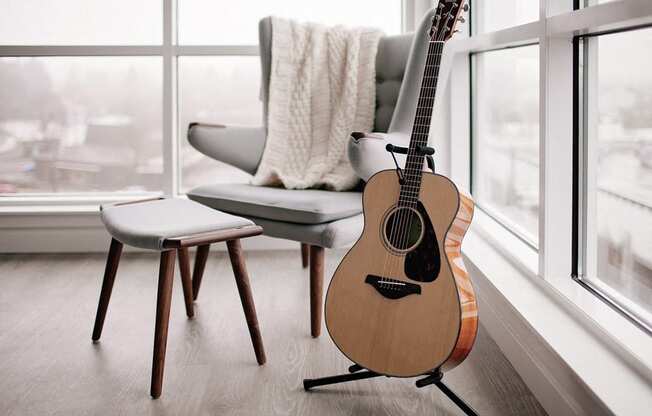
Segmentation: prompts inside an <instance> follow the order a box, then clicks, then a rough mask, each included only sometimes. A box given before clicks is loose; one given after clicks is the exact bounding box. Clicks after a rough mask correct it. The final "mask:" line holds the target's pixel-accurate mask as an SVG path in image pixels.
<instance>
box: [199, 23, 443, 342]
mask: <svg viewBox="0 0 652 416" xmlns="http://www.w3.org/2000/svg"><path fill="white" fill-rule="evenodd" d="M430 17H431V15H430V14H429V15H427V16H426V17H425V18H424V22H423V23H422V24H421V27H420V28H419V31H418V32H417V33H418V39H419V42H416V43H415V44H414V45H415V46H416V47H415V46H413V47H412V48H411V45H412V43H413V42H412V40H413V38H414V35H412V34H408V35H400V36H387V37H384V38H382V39H381V41H380V44H379V46H378V55H377V59H376V115H375V123H374V124H375V126H374V129H375V131H376V132H389V133H390V137H391V136H392V135H393V136H394V137H395V138H396V140H398V141H402V140H404V139H405V138H406V137H407V138H409V133H410V130H411V128H412V120H413V117H414V113H415V109H416V107H415V106H416V97H417V94H418V90H419V85H420V78H421V72H422V68H423V63H424V61H425V51H426V50H427V49H426V48H427V42H426V38H425V36H426V34H427V26H424V25H427V24H428V22H429V20H430ZM271 24H272V23H271V19H270V18H265V19H263V20H261V21H260V24H259V36H260V56H261V65H262V75H263V80H262V84H263V85H262V100H263V111H264V117H263V119H264V120H265V123H266V120H267V117H266V114H267V95H268V87H269V76H270V67H271V46H272V27H271ZM411 49H412V51H410V50H411ZM408 56H409V64H408V68H409V69H408V71H407V73H406V63H407V62H408ZM404 75H405V81H404ZM399 93H400V94H399ZM265 134H266V126H262V127H231V126H223V125H215V124H210V125H209V124H201V123H192V124H190V126H189V129H188V140H189V142H190V144H191V145H192V146H193V147H194V148H195V149H197V150H198V151H200V152H202V153H204V154H205V155H207V156H209V157H211V158H213V159H216V160H219V161H222V162H225V163H228V164H230V165H233V166H235V167H238V168H240V169H242V170H244V171H246V172H249V173H251V174H253V173H255V172H256V169H257V167H258V163H259V162H260V159H261V157H262V153H263V148H264V147H265ZM384 140H386V138H383V139H381V140H379V139H378V138H374V137H373V136H372V137H371V138H369V139H368V140H365V139H364V138H362V139H361V138H358V139H356V140H355V141H354V142H353V143H352V147H350V149H349V151H350V157H351V160H352V162H355V161H354V159H355V160H358V161H359V159H361V157H360V155H361V154H363V153H364V152H366V151H367V150H368V151H369V152H370V153H372V154H374V155H377V156H374V159H378V160H377V161H378V163H377V164H375V163H374V164H369V163H368V160H367V162H366V163H363V165H365V166H367V168H366V169H367V170H368V169H371V166H373V167H374V168H375V169H376V170H380V169H383V168H387V167H391V166H392V160H391V157H389V156H388V155H385V154H384V144H383V142H384ZM354 168H355V166H354ZM363 170H364V169H363ZM364 176H368V175H364ZM188 197H189V198H190V199H192V200H194V201H197V202H200V203H202V204H204V205H207V206H210V207H213V208H215V209H219V210H222V211H226V212H230V213H233V214H237V215H241V216H243V217H247V218H249V219H251V220H253V221H254V222H255V223H256V224H258V225H261V226H262V227H263V228H264V233H265V234H266V235H268V236H271V237H277V238H282V239H287V240H293V241H298V242H300V243H301V246H302V254H303V259H304V262H303V264H304V267H306V266H307V263H308V262H307V258H306V256H307V252H308V251H309V253H310V254H309V258H310V261H309V263H310V314H311V334H312V336H313V337H318V336H319V334H320V332H321V321H322V290H323V265H324V249H326V248H336V247H343V246H347V245H350V244H352V243H353V242H355V240H356V239H357V238H358V237H359V235H360V233H361V232H362V227H363V217H362V205H361V204H362V202H361V193H360V192H331V191H327V190H316V189H309V190H288V189H282V188H273V187H259V186H254V185H250V184H209V185H204V186H200V187H197V188H195V189H192V190H191V191H190V192H188Z"/></svg>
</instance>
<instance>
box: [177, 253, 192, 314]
mask: <svg viewBox="0 0 652 416" xmlns="http://www.w3.org/2000/svg"><path fill="white" fill-rule="evenodd" d="M177 253H178V255H179V270H180V272H181V286H183V300H184V302H185V304H186V315H187V316H188V318H192V317H193V316H195V311H194V310H193V306H192V294H193V291H192V278H191V277H190V259H189V256H188V248H187V247H182V248H180V249H179V250H178V252H177Z"/></svg>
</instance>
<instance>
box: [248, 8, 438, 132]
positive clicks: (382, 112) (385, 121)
mask: <svg viewBox="0 0 652 416" xmlns="http://www.w3.org/2000/svg"><path fill="white" fill-rule="evenodd" d="M258 36H259V45H260V46H259V48H260V64H261V69H262V85H261V99H262V101H263V123H264V124H265V126H267V101H268V98H269V79H270V73H271V66H272V19H271V17H265V18H263V19H261V20H260V22H259V24H258ZM413 38H414V34H405V35H398V36H384V37H382V38H381V39H380V42H379V44H378V53H377V55H376V114H375V121H374V131H377V132H386V131H388V129H389V128H390V124H393V117H395V108H396V106H397V102H398V100H399V92H401V93H402V91H403V89H404V88H402V83H403V78H404V74H405V68H406V63H407V62H408V56H409V54H410V49H413V48H410V45H412V39H413ZM424 58H425V55H424ZM424 62H425V61H424ZM416 91H417V92H418V85H417V89H416ZM404 101H405V100H404Z"/></svg>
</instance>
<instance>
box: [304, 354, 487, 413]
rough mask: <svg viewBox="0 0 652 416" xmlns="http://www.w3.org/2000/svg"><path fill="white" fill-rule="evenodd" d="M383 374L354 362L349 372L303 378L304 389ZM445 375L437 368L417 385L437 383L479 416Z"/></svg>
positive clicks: (464, 406)
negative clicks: (450, 386) (451, 385)
mask: <svg viewBox="0 0 652 416" xmlns="http://www.w3.org/2000/svg"><path fill="white" fill-rule="evenodd" d="M381 376H382V374H378V373H374V372H373V371H369V370H365V369H364V368H363V367H361V366H359V365H358V364H353V365H352V366H350V367H349V374H340V375H337V376H330V377H322V378H314V379H309V378H308V379H304V380H303V389H304V390H305V391H309V390H310V389H312V388H313V387H319V386H327V385H330V384H339V383H346V382H349V381H356V380H364V379H366V378H374V377H381ZM443 377H444V374H443V373H442V372H441V371H440V370H439V369H437V370H435V371H434V372H432V373H431V374H429V375H428V376H426V377H424V378H422V379H419V380H417V381H416V386H417V387H419V388H421V387H426V386H430V385H433V384H434V385H435V386H436V387H437V388H438V389H439V390H441V392H442V393H444V394H445V395H446V396H447V397H448V398H449V399H451V401H452V402H453V403H455V405H457V407H459V408H460V410H462V411H463V412H464V413H465V414H466V415H467V416H478V414H477V413H476V411H475V410H473V408H472V407H471V406H469V405H468V404H467V403H466V402H465V401H464V400H462V399H461V398H460V397H459V396H458V395H457V394H455V392H454V391H452V390H451V389H449V388H448V386H447V385H445V384H444V383H443V382H442V381H441V380H442V378H443Z"/></svg>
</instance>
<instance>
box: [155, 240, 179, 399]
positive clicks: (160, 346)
mask: <svg viewBox="0 0 652 416" xmlns="http://www.w3.org/2000/svg"><path fill="white" fill-rule="evenodd" d="M175 253H176V251H175V250H168V251H163V252H161V264H160V266H159V274H158V294H157V296H156V328H155V330H154V358H153V361H152V386H151V395H152V397H153V398H155V399H157V398H158V397H159V396H160V395H161V388H162V387H163V367H164V366H165V349H166V346H167V340H168V323H169V321H170V304H171V302H172V285H173V282H174V256H175Z"/></svg>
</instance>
